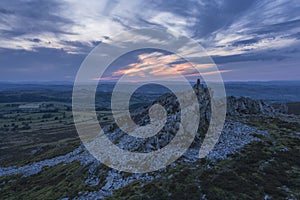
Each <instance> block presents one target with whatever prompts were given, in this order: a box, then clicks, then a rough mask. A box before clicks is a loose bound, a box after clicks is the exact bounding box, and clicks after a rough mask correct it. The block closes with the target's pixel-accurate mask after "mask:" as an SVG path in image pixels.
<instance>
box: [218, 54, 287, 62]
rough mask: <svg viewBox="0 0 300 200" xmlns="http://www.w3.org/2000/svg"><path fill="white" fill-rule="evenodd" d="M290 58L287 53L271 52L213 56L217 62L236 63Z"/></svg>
mask: <svg viewBox="0 0 300 200" xmlns="http://www.w3.org/2000/svg"><path fill="white" fill-rule="evenodd" d="M287 58H289V57H288V56H285V55H273V54H271V53H265V52H263V53H245V54H237V55H231V56H213V60H214V62H215V63H216V64H225V63H234V62H249V61H268V60H277V61H281V60H284V59H287Z"/></svg>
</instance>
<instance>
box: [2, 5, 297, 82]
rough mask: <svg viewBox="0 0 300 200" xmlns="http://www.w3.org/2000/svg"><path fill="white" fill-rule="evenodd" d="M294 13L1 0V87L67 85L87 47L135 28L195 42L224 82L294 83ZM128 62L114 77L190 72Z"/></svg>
mask: <svg viewBox="0 0 300 200" xmlns="http://www.w3.org/2000/svg"><path fill="white" fill-rule="evenodd" d="M299 10H300V1H299V0H274V1H270V0H258V1H251V0H207V1H202V0H184V1H165V0H153V1H143V0H130V1H128V0H127V1H126V0H89V1H71V0H59V1H55V0H53V1H51V0H40V1H38V0H19V1H17V0H10V1H0V81H73V80H74V78H75V76H76V73H77V71H78V69H79V67H80V65H81V63H82V62H83V60H84V59H85V57H86V56H87V55H88V54H89V52H90V51H91V50H92V49H93V48H94V47H96V46H97V45H103V44H105V43H106V42H107V41H109V40H110V38H114V36H116V35H118V34H119V33H121V32H124V31H128V30H133V29H139V28H161V29H165V30H170V31H174V32H177V33H178V34H181V35H184V36H186V37H190V38H192V39H194V40H196V41H197V42H198V43H199V44H200V45H202V46H203V47H204V48H205V50H206V52H207V54H208V55H209V56H211V57H212V58H213V60H214V62H215V63H216V64H217V66H218V68H219V70H220V72H221V74H222V77H223V79H224V80H225V81H270V80H300V79H299V77H300V68H299V64H300V12H299ZM135 56H136V59H129V58H127V60H126V61H124V62H119V63H120V65H121V64H124V65H125V66H120V67H121V68H122V67H125V69H126V70H123V71H122V70H118V71H115V72H113V73H114V75H122V74H125V73H129V72H134V73H136V74H137V75H139V76H141V77H142V76H143V73H138V71H137V70H140V69H141V68H143V63H144V62H149V61H150V62H152V64H155V65H157V62H153V59H160V60H162V59H171V61H172V62H169V63H165V62H163V63H165V64H169V65H170V66H171V67H174V69H176V70H179V71H181V72H185V73H186V74H189V69H188V68H187V66H186V65H185V64H184V63H180V62H179V63H178V62H177V61H176V60H174V59H173V60H172V58H170V56H169V57H168V56H167V55H164V54H160V53H159V52H149V53H146V54H145V52H141V53H140V54H138V55H135ZM129 61H132V62H129ZM128 70H129V71H128ZM155 72H157V71H154V72H153V73H155ZM164 72H166V73H168V70H164ZM108 79H109V78H108ZM95 80H96V78H95ZM111 80H113V77H112V79H111Z"/></svg>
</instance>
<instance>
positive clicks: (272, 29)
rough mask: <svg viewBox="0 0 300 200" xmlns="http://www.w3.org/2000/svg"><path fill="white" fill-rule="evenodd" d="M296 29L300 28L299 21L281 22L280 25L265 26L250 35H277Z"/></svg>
mask: <svg viewBox="0 0 300 200" xmlns="http://www.w3.org/2000/svg"><path fill="white" fill-rule="evenodd" d="M296 27H300V19H297V20H291V21H287V22H282V23H275V24H270V25H265V26H264V27H261V28H260V29H259V30H257V31H254V32H252V33H254V34H270V33H272V34H274V33H278V32H285V31H289V30H290V29H294V28H296Z"/></svg>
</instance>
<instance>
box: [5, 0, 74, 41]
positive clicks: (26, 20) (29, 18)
mask: <svg viewBox="0 0 300 200" xmlns="http://www.w3.org/2000/svg"><path fill="white" fill-rule="evenodd" d="M61 9H62V4H60V1H47V0H42V1H37V0H35V1H18V0H10V1H1V2H0V15H1V18H0V23H2V24H5V25H6V26H7V27H10V28H9V29H8V30H5V29H4V30H1V32H0V33H1V37H6V38H13V37H17V36H22V35H26V34H38V33H43V32H51V33H56V34H72V33H70V32H69V31H68V30H66V29H65V28H66V26H67V25H71V24H73V22H72V21H71V20H69V19H65V18H63V17H61V16H59V15H58V14H54V13H58V11H59V10H61Z"/></svg>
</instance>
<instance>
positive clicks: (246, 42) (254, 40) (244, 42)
mask: <svg viewBox="0 0 300 200" xmlns="http://www.w3.org/2000/svg"><path fill="white" fill-rule="evenodd" d="M259 41H260V39H259V38H252V39H249V40H240V41H237V42H234V43H232V46H247V45H251V44H255V43H257V42H259Z"/></svg>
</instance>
